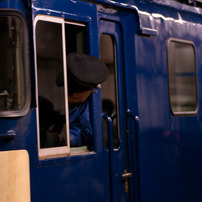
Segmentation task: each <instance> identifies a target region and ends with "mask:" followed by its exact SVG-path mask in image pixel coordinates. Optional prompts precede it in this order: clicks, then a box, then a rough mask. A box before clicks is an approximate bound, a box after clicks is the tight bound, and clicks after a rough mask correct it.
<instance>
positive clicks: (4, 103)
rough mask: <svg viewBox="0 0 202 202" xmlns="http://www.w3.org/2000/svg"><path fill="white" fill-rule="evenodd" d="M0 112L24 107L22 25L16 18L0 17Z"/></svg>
mask: <svg viewBox="0 0 202 202" xmlns="http://www.w3.org/2000/svg"><path fill="white" fill-rule="evenodd" d="M0 27H1V29H0V61H1V62H0V111H6V110H8V111H12V110H21V109H22V108H23V107H24V105H25V80H24V58H23V56H24V51H23V24H22V22H21V20H20V19H19V18H17V17H11V16H9V17H0Z"/></svg>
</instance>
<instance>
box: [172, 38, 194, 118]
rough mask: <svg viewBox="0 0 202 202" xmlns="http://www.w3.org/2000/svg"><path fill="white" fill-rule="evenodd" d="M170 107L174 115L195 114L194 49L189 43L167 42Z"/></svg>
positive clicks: (173, 40)
mask: <svg viewBox="0 0 202 202" xmlns="http://www.w3.org/2000/svg"><path fill="white" fill-rule="evenodd" d="M168 76H169V93H170V106H171V110H172V113H173V114H175V115H181V114H194V113H196V112H197V103H198V100H197V80H196V62H195V49H194V46H193V44H192V43H191V42H187V41H179V40H175V39H170V40H169V41H168Z"/></svg>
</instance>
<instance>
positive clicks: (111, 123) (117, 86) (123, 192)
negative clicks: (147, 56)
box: [99, 20, 132, 202]
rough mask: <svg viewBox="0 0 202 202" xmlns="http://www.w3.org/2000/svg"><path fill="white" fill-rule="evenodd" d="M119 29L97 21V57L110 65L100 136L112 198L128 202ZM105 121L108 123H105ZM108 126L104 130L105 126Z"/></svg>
mask: <svg viewBox="0 0 202 202" xmlns="http://www.w3.org/2000/svg"><path fill="white" fill-rule="evenodd" d="M122 43H123V41H122V30H121V26H120V25H119V24H118V23H117V22H115V21H114V22H113V21H108V20H100V21H99V48H100V58H101V59H102V60H103V61H104V62H105V63H106V65H107V67H108V68H109V72H110V75H109V78H108V79H107V81H105V82H104V83H103V84H102V89H101V96H102V110H103V112H104V114H103V116H104V120H103V138H104V144H105V148H106V150H107V152H108V155H109V161H110V162H109V167H110V168H109V169H110V185H111V201H117V202H118V201H130V197H129V195H130V187H129V179H130V177H131V176H132V173H130V172H129V168H128V163H129V162H128V153H127V152H128V148H127V141H126V110H125V109H126V107H125V99H124V97H125V95H124V94H125V90H124V86H125V84H124V68H123V66H124V64H123V61H124V59H123V49H122ZM106 120H107V123H106ZM106 128H107V129H106Z"/></svg>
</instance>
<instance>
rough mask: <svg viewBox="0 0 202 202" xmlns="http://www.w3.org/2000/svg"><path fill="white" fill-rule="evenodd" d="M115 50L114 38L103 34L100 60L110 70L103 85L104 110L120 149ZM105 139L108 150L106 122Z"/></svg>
mask: <svg viewBox="0 0 202 202" xmlns="http://www.w3.org/2000/svg"><path fill="white" fill-rule="evenodd" d="M115 50H116V49H115V40H114V38H113V37H112V36H111V35H108V34H102V35H101V38H100V59H101V60H102V61H103V62H105V64H106V65H107V67H108V69H109V77H108V78H107V80H106V81H105V82H103V83H102V91H101V94H102V110H103V112H104V113H106V114H107V115H108V116H109V117H111V119H112V121H113V122H112V123H113V147H114V148H118V146H119V133H118V113H117V112H118V110H117V106H118V103H117V102H118V101H117V82H116V62H115V58H116V55H115ZM103 138H104V143H105V146H106V148H108V134H107V125H106V121H105V120H103Z"/></svg>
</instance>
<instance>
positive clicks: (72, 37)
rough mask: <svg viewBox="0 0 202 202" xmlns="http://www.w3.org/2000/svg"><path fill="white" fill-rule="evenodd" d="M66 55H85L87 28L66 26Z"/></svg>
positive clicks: (72, 25)
mask: <svg viewBox="0 0 202 202" xmlns="http://www.w3.org/2000/svg"><path fill="white" fill-rule="evenodd" d="M65 35H66V53H67V54H69V53H72V52H77V53H85V26H84V25H74V24H65Z"/></svg>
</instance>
